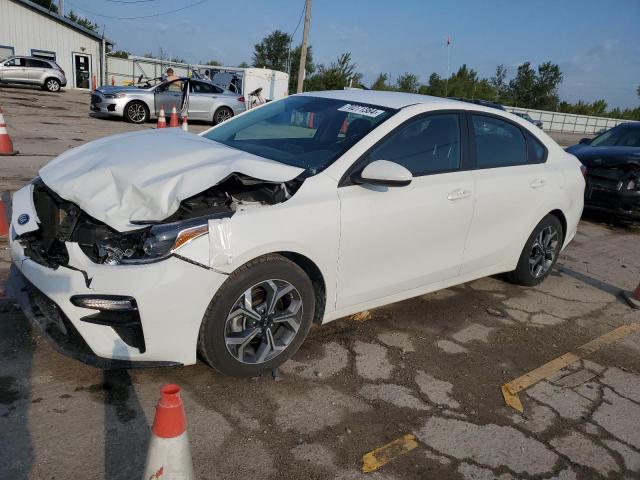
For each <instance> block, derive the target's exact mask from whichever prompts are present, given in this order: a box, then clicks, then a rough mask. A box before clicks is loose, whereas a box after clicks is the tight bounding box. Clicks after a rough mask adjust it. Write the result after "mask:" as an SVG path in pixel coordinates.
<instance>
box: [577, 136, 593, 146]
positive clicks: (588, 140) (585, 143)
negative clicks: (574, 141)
mask: <svg viewBox="0 0 640 480" xmlns="http://www.w3.org/2000/svg"><path fill="white" fill-rule="evenodd" d="M578 143H581V144H582V145H589V144H590V143H591V139H590V138H588V137H584V138H581V139H580V141H579V142H578Z"/></svg>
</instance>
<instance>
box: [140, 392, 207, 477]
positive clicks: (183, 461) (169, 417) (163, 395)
mask: <svg viewBox="0 0 640 480" xmlns="http://www.w3.org/2000/svg"><path fill="white" fill-rule="evenodd" d="M186 423H187V422H186V418H185V414H184V407H183V405H182V399H181V398H180V387H179V386H178V385H173V384H169V385H164V386H163V387H162V388H161V389H160V400H159V401H158V406H157V407H156V416H155V418H154V419H153V427H151V442H150V443H149V451H148V452H147V463H146V466H145V469H144V475H143V477H142V478H143V480H156V479H164V478H166V479H172V480H174V479H175V480H193V478H194V476H193V461H192V460H191V450H190V448H189V439H188V438H187V428H186Z"/></svg>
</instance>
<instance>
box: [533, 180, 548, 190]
mask: <svg viewBox="0 0 640 480" xmlns="http://www.w3.org/2000/svg"><path fill="white" fill-rule="evenodd" d="M546 184H547V181H546V180H545V179H544V178H536V179H535V180H533V181H532V182H531V183H530V184H529V186H530V187H531V188H540V187H544V186H545V185H546Z"/></svg>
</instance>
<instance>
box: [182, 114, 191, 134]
mask: <svg viewBox="0 0 640 480" xmlns="http://www.w3.org/2000/svg"><path fill="white" fill-rule="evenodd" d="M182 130H183V131H185V132H188V131H189V122H188V121H187V116H186V115H184V116H183V117H182Z"/></svg>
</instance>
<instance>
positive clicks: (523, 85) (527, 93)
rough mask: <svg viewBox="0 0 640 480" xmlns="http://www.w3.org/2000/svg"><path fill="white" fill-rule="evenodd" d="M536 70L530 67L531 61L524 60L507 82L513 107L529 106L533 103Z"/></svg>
mask: <svg viewBox="0 0 640 480" xmlns="http://www.w3.org/2000/svg"><path fill="white" fill-rule="evenodd" d="M535 85H536V72H535V70H533V69H532V68H531V62H524V63H523V64H522V65H520V66H519V67H518V71H517V73H516V77H515V78H514V79H513V80H511V81H510V82H509V91H510V94H511V95H510V96H511V98H512V99H513V102H514V105H513V106H514V107H529V106H531V105H533V104H534V100H535V99H534V87H535Z"/></svg>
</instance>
